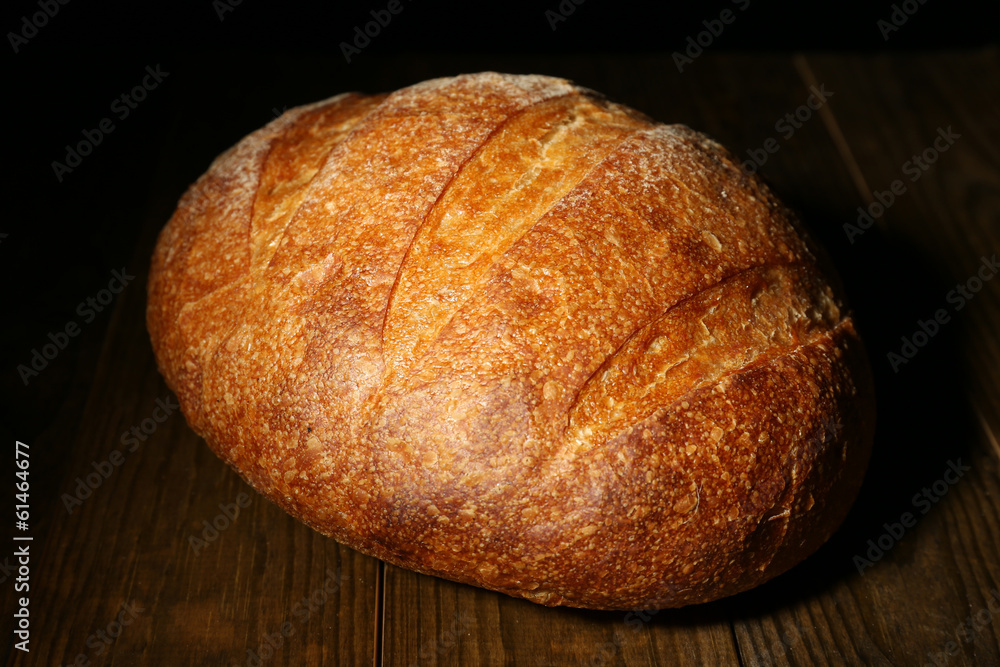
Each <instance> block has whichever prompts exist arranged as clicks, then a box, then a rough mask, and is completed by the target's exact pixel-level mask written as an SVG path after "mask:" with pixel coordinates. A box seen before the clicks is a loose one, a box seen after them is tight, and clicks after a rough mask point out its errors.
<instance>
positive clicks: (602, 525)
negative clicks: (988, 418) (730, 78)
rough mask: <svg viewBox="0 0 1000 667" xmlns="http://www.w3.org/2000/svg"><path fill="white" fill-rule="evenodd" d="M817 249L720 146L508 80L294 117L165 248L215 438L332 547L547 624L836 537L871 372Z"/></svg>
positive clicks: (207, 189) (442, 87)
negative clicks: (557, 611) (538, 613)
mask: <svg viewBox="0 0 1000 667" xmlns="http://www.w3.org/2000/svg"><path fill="white" fill-rule="evenodd" d="M796 227H797V223H796V222H795V221H794V219H793V218H792V217H791V215H790V214H789V213H788V212H787V211H786V210H785V209H784V208H783V207H782V206H781V205H780V203H779V202H777V200H776V199H775V198H774V196H773V195H772V194H771V193H770V192H769V191H768V190H767V189H766V187H764V186H763V185H762V184H761V183H760V182H759V181H758V180H757V179H752V178H747V177H746V176H745V175H744V174H743V173H742V172H741V171H740V170H739V168H738V167H737V166H736V165H735V164H734V162H733V160H732V158H731V157H730V156H729V155H728V154H727V153H726V152H725V151H724V150H723V149H722V148H721V147H719V146H718V145H717V144H715V143H714V142H712V141H711V140H709V139H707V138H706V137H704V136H703V135H700V134H698V133H696V132H693V131H691V130H689V129H688V128H685V127H683V126H663V125H657V124H655V123H653V122H652V121H651V120H649V119H648V118H646V117H644V116H642V115H641V114H638V113H637V112H634V111H632V110H630V109H627V108H625V107H621V106H619V105H616V104H613V103H610V102H608V101H606V100H603V99H602V98H600V97H599V96H598V95H596V94H595V93H592V92H591V91H587V90H584V89H581V88H578V87H575V86H573V85H572V84H570V83H569V82H567V81H564V80H561V79H552V78H548V77H540V76H511V75H501V74H495V73H484V74H477V75H464V76H460V77H455V78H452V79H438V80H434V81H429V82H424V83H422V84H418V85H416V86H411V87H410V88H406V89H403V90H401V91H397V92H395V93H392V94H390V95H387V96H368V97H366V96H360V95H342V96H338V97H335V98H331V99H330V100H326V101H324V102H320V103H317V104H314V105H310V106H309V107H300V108H298V109H294V110H292V111H290V112H288V113H286V114H285V115H283V116H282V117H281V118H279V119H277V120H276V121H274V122H273V123H271V124H269V125H268V126H266V127H265V128H262V129H261V130H259V131H257V132H255V133H254V134H252V135H250V136H249V137H247V138H245V139H244V140H243V141H241V142H240V143H239V144H237V146H235V147H234V148H233V149H231V150H230V151H228V152H227V153H225V154H223V155H222V156H220V157H219V158H218V159H217V160H216V162H215V163H213V165H212V167H211V168H210V169H209V171H208V172H207V173H206V174H205V175H204V176H203V177H202V178H201V179H199V180H198V182H197V183H195V184H194V185H193V186H192V188H191V189H190V190H189V192H188V193H187V194H186V195H185V196H184V198H183V199H182V200H181V202H180V204H179V206H178V209H177V212H176V213H175V214H174V217H173V218H172V219H171V221H170V222H169V223H168V225H167V227H166V228H165V229H164V230H163V232H162V234H161V237H160V240H159V243H158V245H157V249H156V253H155V255H154V260H153V266H152V269H151V274H150V287H149V296H150V303H149V310H148V316H147V318H148V324H149V330H150V334H151V337H152V340H153V345H154V349H155V351H156V355H157V359H158V361H159V364H160V368H161V370H162V372H163V374H164V376H165V377H166V379H167V381H168V383H169V384H170V386H171V387H172V388H173V389H174V390H175V391H176V392H177V394H178V397H179V399H180V401H181V405H182V408H183V411H184V413H185V415H186V416H187V418H188V420H189V423H190V424H191V426H192V428H194V429H195V430H196V431H197V432H198V433H199V434H200V435H202V436H203V437H204V438H205V439H206V441H207V442H208V443H209V445H210V446H211V447H212V448H213V450H214V451H215V452H216V453H217V454H218V455H219V456H220V457H221V458H223V459H224V460H226V461H227V462H228V463H230V464H231V465H232V466H233V467H234V468H235V469H236V470H237V471H239V472H240V474H241V475H242V476H243V477H244V478H245V479H247V481H248V482H249V483H251V484H252V485H253V486H254V487H256V488H257V489H258V490H259V491H260V492H261V493H264V494H265V495H267V496H268V497H269V498H271V499H272V500H274V501H275V502H276V503H278V504H279V505H280V506H282V507H283V508H285V509H286V510H287V511H288V512H290V513H291V514H292V515H294V516H296V517H298V518H300V519H301V520H303V521H305V522H306V523H308V524H309V525H311V526H313V527H314V528H316V529H317V530H319V531H321V532H323V533H325V534H327V535H330V536H332V537H334V538H336V539H337V540H339V541H341V542H343V543H345V544H347V545H349V546H352V547H354V548H356V549H358V550H360V551H363V552H365V553H368V554H371V555H374V556H376V557H379V558H382V559H385V560H387V561H389V562H392V563H395V564H398V565H401V566H403V567H408V568H411V569H414V570H418V571H421V572H426V573H431V574H435V575H439V576H442V577H447V578H450V579H454V580H457V581H463V582H468V583H472V584H476V585H480V586H484V587H487V588H491V589H494V590H498V591H503V592H505V593H508V594H511V595H515V596H521V597H526V598H528V599H532V600H534V601H536V602H540V603H543V604H549V605H556V604H563V605H571V606H580V607H593V608H605V609H631V608H649V607H653V606H680V605H684V604H691V603H696V602H703V601H708V600H712V599H716V598H718V597H722V596H724V595H729V594H732V593H735V592H738V591H741V590H745V589H747V588H750V587H752V586H755V585H757V584H759V583H761V582H763V581H766V580H767V579H769V578H771V577H773V576H775V575H777V574H779V573H780V572H782V571H784V570H786V569H788V568H789V567H791V566H792V565H794V564H795V563H797V562H798V561H800V560H801V559H802V558H804V557H805V556H807V555H808V554H809V553H811V552H812V551H814V550H815V549H816V548H818V546H819V545H820V544H822V543H823V541H825V540H826V539H827V538H828V537H829V535H830V534H831V533H832V531H833V530H834V529H835V528H836V526H837V525H838V524H839V523H840V521H841V520H842V519H843V517H844V515H845V514H846V512H847V509H848V507H849V506H850V504H851V502H852V501H853V498H854V496H855V494H856V492H857V487H858V485H859V484H860V479H861V476H862V474H863V471H864V467H865V465H866V462H867V457H868V451H869V449H870V445H871V438H872V432H873V419H874V416H873V402H872V401H873V399H872V389H871V378H870V374H869V370H868V365H867V359H866V357H865V353H864V350H863V348H862V346H861V343H860V340H859V339H858V337H857V334H856V332H855V331H854V327H853V323H852V321H851V319H850V317H849V316H848V315H847V314H846V313H844V312H842V308H843V305H842V302H841V301H840V300H839V296H838V295H837V294H835V293H834V291H833V290H832V289H831V288H830V286H829V284H828V281H827V280H826V279H824V277H823V276H822V275H821V272H820V269H819V268H818V267H817V260H816V258H815V257H814V256H813V254H812V253H811V252H810V250H809V248H808V245H807V243H806V242H805V241H804V240H803V238H802V236H801V235H800V234H799V233H798V232H797V229H796Z"/></svg>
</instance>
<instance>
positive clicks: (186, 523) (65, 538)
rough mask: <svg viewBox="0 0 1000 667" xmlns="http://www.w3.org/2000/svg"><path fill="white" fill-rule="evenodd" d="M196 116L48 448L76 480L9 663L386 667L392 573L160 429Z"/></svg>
mask: <svg viewBox="0 0 1000 667" xmlns="http://www.w3.org/2000/svg"><path fill="white" fill-rule="evenodd" d="M202 81H203V82H204V80H202ZM195 83H196V82H195V81H194V80H193V79H192V80H191V84H190V85H192V86H193V85H195ZM180 85H187V84H180ZM179 98H180V100H181V101H182V104H184V103H185V102H184V100H188V99H197V98H196V97H194V96H193V95H190V96H188V97H185V96H184V95H180V96H179ZM187 108H188V109H191V108H192V107H190V105H187ZM185 113H191V112H190V111H187V112H183V111H182V112H180V113H178V114H177V115H176V116H175V124H174V127H173V132H172V133H171V134H168V135H167V136H166V137H164V138H163V144H162V147H163V154H162V156H161V160H160V168H159V170H158V171H157V172H156V173H155V174H154V175H153V176H152V178H151V179H150V181H151V182H152V183H154V184H155V191H154V192H153V194H152V198H151V199H150V201H149V202H148V204H147V212H146V214H145V215H144V216H143V219H142V230H143V231H142V234H141V238H140V240H139V243H138V244H137V246H136V250H135V253H134V256H133V258H132V260H131V261H130V262H129V263H128V264H127V266H128V267H129V270H130V271H131V272H134V273H135V275H136V279H135V281H134V283H133V284H130V285H129V287H128V289H126V290H125V291H123V293H122V294H121V296H120V297H119V300H118V301H117V303H116V305H115V307H114V313H113V315H112V319H111V321H110V324H109V326H108V330H107V334H106V336H105V339H104V341H103V346H102V349H101V351H100V359H99V362H98V363H97V364H96V368H95V373H94V375H93V377H92V379H91V381H90V391H89V392H88V393H87V399H86V402H85V404H84V405H83V406H82V410H81V413H82V416H81V418H80V420H79V423H78V424H77V425H76V428H75V432H74V433H73V434H72V437H70V438H68V439H67V440H66V441H65V442H54V441H53V440H52V437H51V436H48V435H47V434H43V437H41V438H40V440H39V442H38V443H37V444H36V443H33V445H36V449H45V448H51V451H56V452H61V456H62V460H61V461H60V464H59V466H58V468H57V469H54V470H50V471H49V472H50V473H51V474H53V475H58V476H59V477H60V478H61V479H60V482H59V483H58V484H57V485H51V486H52V487H55V488H54V491H53V492H51V493H49V494H47V496H48V497H47V500H48V501H49V502H48V504H47V506H46V510H47V511H46V512H45V514H44V519H42V523H43V525H42V526H40V529H41V530H40V534H39V537H38V540H37V541H35V542H34V543H33V551H32V553H33V559H32V600H33V606H32V624H33V628H34V633H33V637H32V644H31V648H32V652H31V653H30V654H25V653H22V652H21V651H15V650H13V649H12V647H11V650H9V652H8V655H7V659H6V661H5V662H6V664H16V665H27V664H71V663H73V662H74V661H76V660H79V661H80V662H81V664H82V663H88V662H89V664H129V665H137V664H143V665H177V664H254V660H253V657H254V656H258V657H260V658H261V659H262V660H264V661H265V662H266V664H268V665H301V664H372V663H373V662H374V660H375V631H374V629H375V617H376V607H377V597H376V587H377V582H378V562H377V561H376V560H374V559H372V558H369V557H366V556H363V555H361V554H359V553H357V552H355V551H353V550H351V549H348V548H346V547H343V546H340V545H339V544H337V543H336V542H334V541H333V540H329V539H327V538H324V537H322V536H321V535H319V534H317V533H315V532H314V531H312V530H311V529H309V528H308V527H306V526H305V525H303V524H301V523H299V522H297V521H295V520H293V519H292V518H291V517H289V516H288V515H287V514H285V513H284V512H283V511H282V510H280V509H278V508H277V507H276V506H274V505H273V504H271V503H270V502H268V501H266V500H264V499H263V498H262V497H261V496H259V495H258V494H257V493H256V492H255V491H253V489H251V488H250V487H249V486H247V485H246V484H245V483H244V482H243V481H242V480H240V478H239V477H238V476H237V475H236V474H235V473H234V472H233V471H232V470H230V469H229V468H228V467H227V466H225V464H223V463H222V462H221V461H220V460H219V459H218V458H216V457H215V456H214V454H212V452H211V451H210V450H209V449H208V447H206V446H205V444H204V442H202V441H201V440H200V439H199V438H198V437H197V436H195V435H194V433H193V432H191V430H190V429H189V428H188V427H187V425H186V424H185V423H184V420H183V417H182V416H180V413H179V412H177V411H174V412H172V414H170V416H169V417H167V418H166V419H165V420H164V421H163V422H162V423H157V422H156V421H154V420H153V419H152V417H153V415H154V414H155V415H159V416H163V414H164V413H163V412H162V411H161V412H155V410H156V408H157V406H158V405H159V406H160V407H161V410H162V409H163V406H165V405H166V406H169V405H171V404H172V401H173V400H174V399H173V396H172V394H171V393H170V392H169V390H168V389H167V388H166V386H165V385H164V383H163V380H162V378H161V377H160V375H159V373H158V371H157V368H156V364H155V360H154V358H153V355H152V350H151V348H150V344H149V338H148V334H147V333H146V328H145V304H146V301H145V284H146V273H147V271H148V265H149V258H150V256H151V253H152V247H153V242H154V240H155V235H156V233H158V231H159V228H160V227H161V226H162V225H163V223H164V222H165V221H166V218H167V217H168V216H169V214H170V212H171V210H172V208H173V205H174V203H175V201H176V197H177V194H178V193H179V192H180V191H181V190H182V189H183V187H185V186H186V185H187V183H188V182H189V180H190V178H191V175H190V171H191V169H192V160H191V157H190V156H191V155H192V154H195V155H198V154H201V153H202V152H204V151H205V146H206V145H207V146H210V145H211V142H212V140H213V139H212V138H210V137H208V136H206V135H205V134H204V133H198V132H194V133H192V132H191V131H190V126H188V125H187V121H188V120H189V118H188V117H185ZM205 131H213V128H207V129H206V130H205ZM192 144H194V146H195V148H194V150H192ZM209 150H211V148H209ZM209 157H210V155H209ZM194 168H195V169H198V168H201V169H203V168H204V164H202V165H200V166H195V167H194ZM158 401H160V403H158ZM133 426H135V427H139V428H140V429H146V431H147V433H149V435H144V436H143V437H145V438H146V439H145V441H143V442H141V443H139V444H138V446H137V447H135V451H129V447H130V445H129V444H128V443H125V444H123V443H122V441H121V437H122V436H123V434H124V433H125V432H127V431H128V430H129V429H131V428H132V427H133ZM55 433H58V434H61V435H65V433H66V429H65V428H62V429H58V430H56V431H55ZM140 433H141V431H140ZM115 450H117V451H118V452H120V455H121V457H122V460H121V462H120V464H115V463H113V462H115V461H118V460H119V459H117V458H111V456H112V453H113V452H114V451H115ZM116 456H117V455H116ZM95 464H96V466H97V468H101V469H103V470H104V471H105V472H106V473H108V474H107V479H106V480H103V479H101V477H100V475H98V476H96V477H93V480H94V486H96V488H95V489H93V490H90V491H89V494H87V493H86V491H85V492H84V493H81V494H80V495H81V496H82V495H86V496H87V497H85V498H84V500H83V502H82V504H81V505H80V506H74V507H73V508H72V510H73V511H72V513H70V512H68V511H67V509H66V508H65V507H64V505H63V503H62V502H59V500H58V499H59V497H60V495H61V494H64V493H68V494H73V493H74V489H75V487H76V485H77V482H76V478H77V477H81V478H84V479H86V478H87V477H88V475H93V474H95ZM109 466H110V468H109ZM98 480H100V483H99V484H98V483H97V482H98ZM237 510H238V511H239V513H238V515H237ZM227 513H228V515H229V516H226V515H227ZM206 522H207V523H208V524H212V526H214V527H209V526H207V525H206ZM194 539H200V540H202V542H200V543H199V542H196V541H193V540H194ZM123 605H127V606H124V607H123ZM120 615H121V616H120ZM119 617H120V620H121V621H124V623H123V624H122V625H123V626H124V627H122V625H116V623H117V622H118V619H119ZM100 632H105V633H108V634H110V635H111V636H113V637H114V639H113V640H108V641H107V642H106V641H105V640H104V639H103V638H102V636H101V635H100V634H99V633H100ZM105 636H107V635H105ZM250 652H253V653H250ZM79 656H82V657H79Z"/></svg>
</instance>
